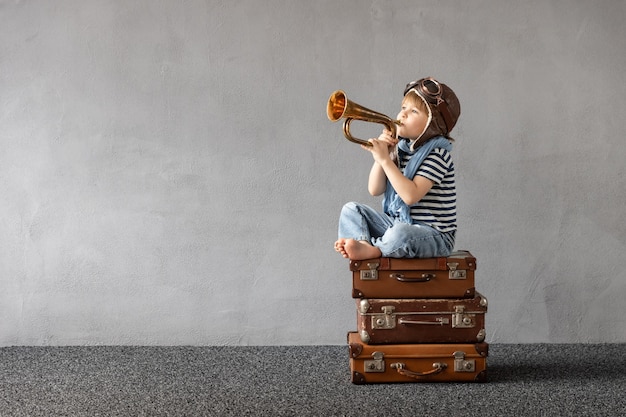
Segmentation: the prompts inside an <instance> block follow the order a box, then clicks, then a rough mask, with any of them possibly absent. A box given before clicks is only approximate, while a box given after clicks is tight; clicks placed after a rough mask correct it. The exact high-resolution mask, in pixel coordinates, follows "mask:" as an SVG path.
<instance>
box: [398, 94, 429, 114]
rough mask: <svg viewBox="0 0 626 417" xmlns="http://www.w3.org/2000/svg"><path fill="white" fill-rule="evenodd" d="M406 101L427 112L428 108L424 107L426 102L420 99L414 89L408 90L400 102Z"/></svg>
mask: <svg viewBox="0 0 626 417" xmlns="http://www.w3.org/2000/svg"><path fill="white" fill-rule="evenodd" d="M404 103H408V104H410V105H411V106H415V107H417V108H418V109H419V111H422V112H424V113H428V108H427V107H426V103H424V100H422V99H421V98H420V97H419V96H418V95H417V93H416V92H415V91H409V92H408V93H407V94H406V96H404V99H403V100H402V104H404Z"/></svg>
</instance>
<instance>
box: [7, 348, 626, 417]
mask: <svg viewBox="0 0 626 417" xmlns="http://www.w3.org/2000/svg"><path fill="white" fill-rule="evenodd" d="M349 374H350V372H349V366H348V350H347V346H274V347H269V346H267V347H123V346H111V347H5V348H0V416H2V417H5V416H359V417H368V416H500V417H501V416H626V394H625V392H626V345H624V344H530V345H509V344H492V345H491V346H490V351H489V359H488V374H489V377H488V379H489V382H487V383H411V384H380V385H354V384H352V383H351V382H350V376H349Z"/></svg>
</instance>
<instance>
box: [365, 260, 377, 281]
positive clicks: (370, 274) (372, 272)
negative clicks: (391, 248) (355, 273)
mask: <svg viewBox="0 0 626 417" xmlns="http://www.w3.org/2000/svg"><path fill="white" fill-rule="evenodd" d="M379 266H380V264H379V263H377V262H372V263H369V262H368V264H367V267H368V268H369V269H363V270H361V281H376V280H377V279H378V267H379Z"/></svg>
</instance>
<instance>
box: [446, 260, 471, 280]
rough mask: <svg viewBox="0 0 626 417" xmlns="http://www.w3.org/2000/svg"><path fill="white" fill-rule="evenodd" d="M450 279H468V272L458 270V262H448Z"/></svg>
mask: <svg viewBox="0 0 626 417" xmlns="http://www.w3.org/2000/svg"><path fill="white" fill-rule="evenodd" d="M447 265H448V269H449V270H450V271H449V273H448V279H467V271H466V270H464V269H456V268H457V267H458V266H459V263H458V262H448V264H447Z"/></svg>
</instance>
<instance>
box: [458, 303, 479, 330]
mask: <svg viewBox="0 0 626 417" xmlns="http://www.w3.org/2000/svg"><path fill="white" fill-rule="evenodd" d="M474 326H476V314H470V313H466V312H465V306H454V313H453V314H452V327H453V328H456V329H471V328H472V327H474Z"/></svg>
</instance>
